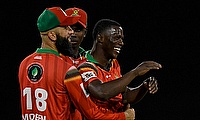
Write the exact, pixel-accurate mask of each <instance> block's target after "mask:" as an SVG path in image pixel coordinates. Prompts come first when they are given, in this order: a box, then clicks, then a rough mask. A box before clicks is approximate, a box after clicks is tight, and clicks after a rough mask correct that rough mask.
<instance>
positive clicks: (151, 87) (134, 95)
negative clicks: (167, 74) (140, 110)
mask: <svg viewBox="0 0 200 120" xmlns="http://www.w3.org/2000/svg"><path fill="white" fill-rule="evenodd" d="M157 85H158V83H157V80H156V79H155V78H154V77H149V78H147V79H146V80H144V81H143V83H142V84H141V85H139V86H138V87H135V88H130V87H127V89H126V91H125V93H124V94H123V102H124V103H133V104H135V103H137V102H139V101H140V100H141V99H142V98H143V97H144V96H145V95H146V94H147V93H148V92H149V93H151V94H154V93H156V92H157V91H158V86H157Z"/></svg>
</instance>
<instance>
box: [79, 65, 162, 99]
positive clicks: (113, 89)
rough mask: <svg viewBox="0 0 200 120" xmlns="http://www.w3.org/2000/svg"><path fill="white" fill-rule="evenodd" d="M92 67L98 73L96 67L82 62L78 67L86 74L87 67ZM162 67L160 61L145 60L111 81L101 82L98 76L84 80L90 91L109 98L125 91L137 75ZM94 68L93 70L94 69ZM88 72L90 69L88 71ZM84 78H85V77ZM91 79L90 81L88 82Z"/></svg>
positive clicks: (93, 72)
mask: <svg viewBox="0 0 200 120" xmlns="http://www.w3.org/2000/svg"><path fill="white" fill-rule="evenodd" d="M87 68H88V69H90V68H91V70H90V72H91V74H95V75H96V74H98V73H97V72H96V73H95V67H92V66H91V65H89V63H88V65H87V64H82V65H81V66H79V67H78V69H79V72H80V73H81V75H84V74H85V69H87ZM159 68H161V65H160V64H159V63H156V62H153V61H145V62H142V63H141V64H139V65H138V66H137V67H136V68H135V69H133V70H131V71H129V72H128V73H126V74H125V75H124V76H123V77H120V78H118V79H115V80H112V81H109V82H104V83H103V82H101V81H102V80H100V79H99V78H97V77H96V79H95V80H93V81H90V80H88V79H90V78H87V79H86V80H84V81H87V84H86V85H85V87H86V88H87V89H88V90H89V92H90V93H91V94H92V95H93V96H94V97H96V98H97V99H100V100H108V99H110V98H112V97H114V96H116V95H118V94H119V93H123V92H125V90H126V86H127V85H128V84H129V83H130V82H131V81H132V80H133V79H134V78H135V77H137V76H140V75H143V74H145V73H146V72H148V71H149V70H151V69H159ZM92 69H93V70H92ZM86 72H88V71H86ZM83 79H84V78H83ZM88 81H90V82H88Z"/></svg>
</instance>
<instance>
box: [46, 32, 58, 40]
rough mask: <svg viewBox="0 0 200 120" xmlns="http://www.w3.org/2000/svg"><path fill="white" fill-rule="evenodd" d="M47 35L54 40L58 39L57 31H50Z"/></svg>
mask: <svg viewBox="0 0 200 120" xmlns="http://www.w3.org/2000/svg"><path fill="white" fill-rule="evenodd" d="M47 35H48V37H49V39H51V40H53V41H56V39H57V36H56V33H55V32H53V31H50V32H48V33H47Z"/></svg>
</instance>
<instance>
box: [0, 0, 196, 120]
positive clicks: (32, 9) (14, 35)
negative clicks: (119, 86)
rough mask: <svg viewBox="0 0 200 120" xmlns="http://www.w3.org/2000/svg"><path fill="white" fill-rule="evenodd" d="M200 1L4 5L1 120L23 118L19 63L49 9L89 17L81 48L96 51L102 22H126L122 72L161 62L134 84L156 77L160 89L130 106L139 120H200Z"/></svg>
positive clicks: (56, 0)
mask: <svg viewBox="0 0 200 120" xmlns="http://www.w3.org/2000/svg"><path fill="white" fill-rule="evenodd" d="M199 3H200V2H199V1H197V0H196V1H192V0H185V1H175V0H168V1H163V0H162V1H161V0H146V1H144V0H138V1H131V0H129V1H128V0H123V1H117V0H93V1H87V0H79V1H78V0H73V1H72V0H31V1H30V0H19V1H14V0H13V1H9V0H6V1H5V0H2V1H1V8H0V9H1V11H0V13H1V14H0V15H1V17H0V28H1V40H0V42H1V43H0V47H1V65H2V66H1V73H2V74H1V79H0V82H1V86H2V87H1V95H2V96H1V111H2V112H1V118H2V119H4V120H20V119H21V108H20V91H19V83H18V79H17V74H18V67H19V64H20V62H21V61H22V60H23V59H24V58H25V57H26V56H27V55H29V54H31V53H32V52H34V51H35V50H36V48H38V47H40V43H41V39H40V36H39V32H38V30H37V26H36V21H37V18H38V16H39V15H40V14H41V13H42V11H43V10H44V9H45V8H46V7H53V6H61V7H62V8H63V9H66V8H69V7H79V8H82V9H84V10H85V11H86V12H87V13H88V34H87V36H86V39H85V41H83V43H82V47H83V48H85V49H86V50H88V49H90V48H91V47H92V36H91V32H92V29H93V26H94V24H95V23H96V22H97V21H98V20H99V19H102V18H109V19H113V20H116V21H118V22H119V23H121V25H122V27H123V29H124V35H125V39H124V42H125V45H124V47H123V49H122V51H121V54H120V55H119V56H118V60H119V63H120V64H121V69H122V73H123V74H125V73H126V72H128V71H129V70H131V69H133V68H135V67H136V66H137V65H138V64H139V63H141V62H142V61H145V60H154V61H157V62H159V63H161V64H162V66H163V68H162V69H160V70H159V71H157V70H156V71H151V72H149V73H147V74H146V75H144V76H141V77H137V78H136V79H135V80H134V81H132V82H131V84H130V86H131V87H134V86H137V85H139V84H140V83H141V81H142V80H144V79H145V78H147V77H149V76H155V77H156V79H157V80H158V83H159V86H158V87H159V91H158V92H157V93H156V94H154V95H151V94H147V95H146V96H145V97H144V98H143V99H142V100H141V101H140V102H139V103H137V104H135V105H131V106H132V107H134V108H135V111H136V120H175V119H176V120H197V119H200V115H199V107H200V103H199V101H200V94H199V88H200V87H199V85H200V84H199V83H200V82H199V80H200V79H199V71H200V70H199V67H200V66H199V63H198V62H199V61H200V58H199V55H200V51H199V49H198V48H199V45H200V41H199V40H200V12H199V10H200V7H199Z"/></svg>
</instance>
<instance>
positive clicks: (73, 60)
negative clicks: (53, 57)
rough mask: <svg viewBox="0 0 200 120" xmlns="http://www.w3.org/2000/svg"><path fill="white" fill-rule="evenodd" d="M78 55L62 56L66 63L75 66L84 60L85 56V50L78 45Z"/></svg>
mask: <svg viewBox="0 0 200 120" xmlns="http://www.w3.org/2000/svg"><path fill="white" fill-rule="evenodd" d="M78 52H79V57H78V58H73V57H69V56H62V57H63V58H64V59H65V60H66V61H67V62H68V63H70V64H72V65H74V66H75V67H77V66H78V65H80V64H81V63H83V62H85V61H86V58H85V50H84V49H83V48H82V47H79V50H78Z"/></svg>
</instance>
